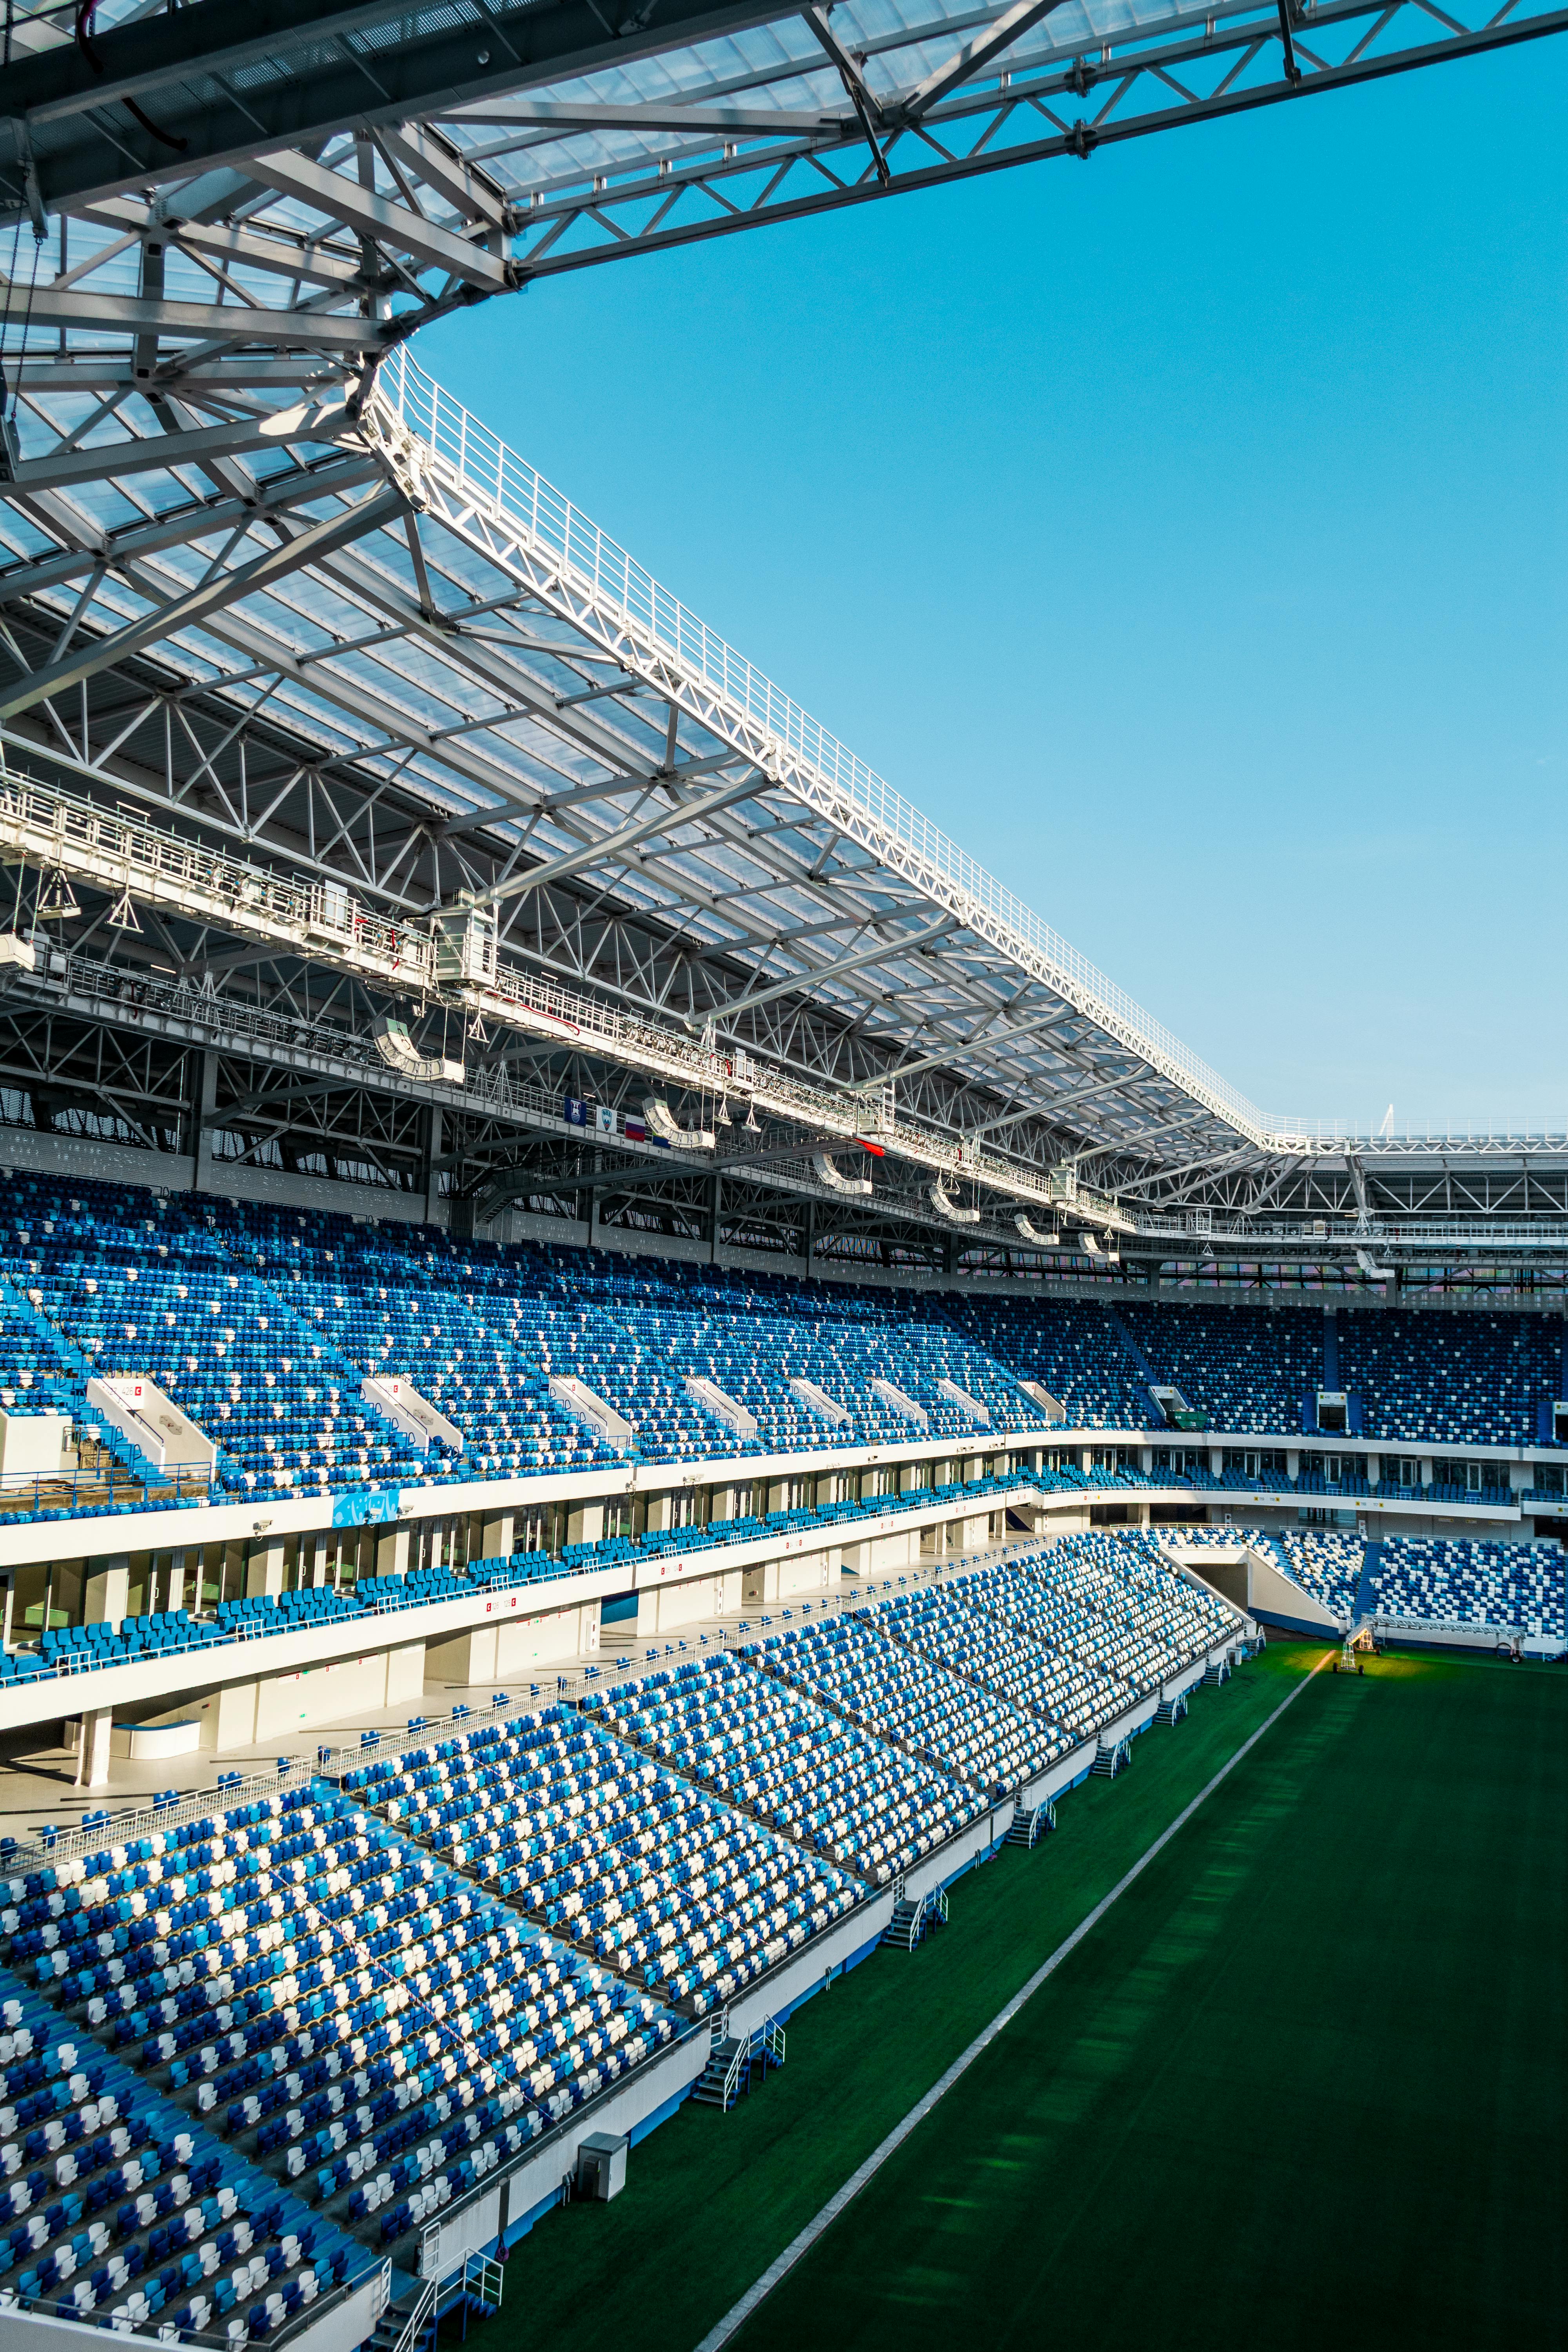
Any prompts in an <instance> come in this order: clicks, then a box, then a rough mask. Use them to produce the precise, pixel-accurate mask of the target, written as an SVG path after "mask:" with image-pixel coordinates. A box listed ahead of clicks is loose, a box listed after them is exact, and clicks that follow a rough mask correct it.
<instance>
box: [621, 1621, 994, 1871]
mask: <svg viewBox="0 0 1568 2352" xmlns="http://www.w3.org/2000/svg"><path fill="white" fill-rule="evenodd" d="M583 1707H584V1713H586V1714H588V1715H590V1716H592V1717H594V1718H595V1719H596V1720H599V1721H602V1722H604V1723H605V1725H606V1726H607V1727H608V1728H609V1729H611V1730H612V1731H613V1732H615V1733H616V1736H617V1737H618V1738H622V1739H625V1740H626V1741H628V1742H630V1743H631V1744H632V1745H633V1746H635V1747H637V1748H641V1749H642V1750H643V1751H644V1752H645V1753H647V1754H648V1755H651V1756H653V1757H656V1758H658V1760H659V1761H660V1762H662V1763H665V1764H668V1765H669V1766H671V1767H672V1768H673V1769H675V1770H676V1771H677V1772H679V1774H681V1776H682V1777H683V1778H687V1779H690V1780H696V1781H699V1782H700V1783H702V1784H704V1785H705V1786H708V1787H710V1788H712V1789H713V1790H716V1791H717V1792H718V1793H719V1794H720V1795H721V1796H724V1797H727V1798H728V1799H730V1800H731V1802H733V1803H735V1804H738V1805H741V1806H743V1807H744V1808H745V1810H746V1811H749V1812H752V1813H755V1814H756V1815H757V1816H758V1818H759V1819H760V1820H762V1821H763V1822H767V1823H769V1824H770V1825H771V1826H772V1827H773V1828H776V1829H778V1830H781V1831H782V1832H784V1835H785V1836H786V1837H788V1838H790V1839H792V1840H793V1841H794V1842H795V1843H796V1844H798V1845H801V1846H804V1847H805V1849H806V1851H807V1852H808V1853H817V1854H822V1855H824V1856H825V1857H826V1859H827V1860H828V1861H830V1862H834V1863H837V1864H839V1865H840V1866H841V1867H842V1868H844V1869H847V1870H849V1871H851V1872H853V1873H854V1874H856V1875H857V1876H858V1877H859V1878H862V1879H865V1880H866V1881H867V1882H868V1883H869V1884H871V1885H883V1884H885V1882H886V1881H887V1880H888V1879H889V1878H891V1877H893V1876H894V1875H896V1874H898V1873H899V1872H900V1871H903V1870H907V1869H908V1868H909V1867H910V1864H913V1863H915V1862H918V1861H919V1860H920V1859H921V1856H922V1855H923V1854H926V1853H930V1852H931V1850H932V1849H933V1847H935V1846H937V1845H939V1844H941V1843H942V1841H943V1840H944V1839H946V1838H949V1837H951V1836H952V1834H953V1832H955V1831H956V1830H959V1829H961V1828H963V1826H964V1825H965V1823H966V1822H969V1821H971V1820H973V1818H974V1817H975V1815H976V1814H977V1813H978V1812H979V1811H981V1810H982V1801H981V1799H980V1798H979V1797H977V1796H976V1795H975V1793H974V1792H973V1790H971V1789H969V1788H967V1787H965V1786H964V1785H963V1783H962V1782H960V1781H958V1780H953V1779H952V1778H951V1777H950V1776H949V1775H947V1774H946V1773H943V1772H940V1771H938V1770H937V1769H935V1768H934V1767H932V1766H931V1765H928V1764H925V1763H923V1762H921V1761H920V1760H918V1759H916V1758H914V1757H912V1756H906V1755H904V1754H902V1753H901V1752H900V1751H899V1750H897V1749H895V1748H889V1747H888V1746H886V1745H885V1744H884V1743H883V1742H882V1741H880V1740H878V1739H874V1738H872V1737H871V1736H870V1735H869V1734H868V1733H866V1732H863V1731H861V1730H859V1729H858V1728H857V1727H854V1726H852V1725H850V1724H847V1723H846V1722H845V1721H843V1720H842V1719H840V1718H837V1717H833V1716H831V1715H829V1714H828V1713H827V1712H826V1710H825V1709H824V1708H822V1707H820V1706H816V1705H815V1704H813V1703H812V1702H811V1701H810V1700H808V1699H806V1698H805V1697H804V1696H801V1695H800V1694H798V1693H797V1692H795V1691H793V1690H791V1689H790V1688H788V1687H787V1686H786V1685H783V1684H781V1683H779V1682H777V1681H776V1680H774V1679H773V1677H772V1676H770V1675H765V1674H763V1672H762V1671H761V1670H760V1668H759V1667H758V1666H757V1665H756V1664H754V1663H752V1660H751V1659H749V1658H746V1657H743V1656H738V1655H736V1654H734V1653H732V1652H729V1653H726V1654H723V1655H721V1656H720V1657H716V1658H709V1659H705V1660H701V1661H698V1660H691V1661H689V1662H688V1663H687V1664H684V1665H681V1666H678V1667H677V1668H676V1670H675V1671H674V1673H673V1674H658V1675H650V1676H649V1677H648V1678H647V1680H646V1681H644V1682H642V1683H638V1684H635V1685H628V1686H625V1687H622V1688H620V1689H617V1690H613V1691H609V1692H605V1693H603V1694H595V1696H592V1697H589V1698H585V1699H584V1702H583Z"/></svg>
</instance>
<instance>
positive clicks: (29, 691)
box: [0, 490, 404, 719]
mask: <svg viewBox="0 0 1568 2352" xmlns="http://www.w3.org/2000/svg"><path fill="white" fill-rule="evenodd" d="M403 503H404V501H403V493H402V491H401V490H383V491H381V492H379V493H378V494H376V495H375V496H373V497H371V498H368V499H361V501H360V503H359V505H358V506H356V507H351V508H350V509H348V511H347V513H346V514H337V515H330V516H328V517H327V518H326V519H325V520H323V521H321V522H318V523H312V524H311V525H310V529H309V530H302V531H300V533H299V534H298V535H297V536H296V537H295V538H293V539H289V540H286V541H284V543H283V545H282V546H281V547H275V548H272V549H270V550H269V551H268V553H267V554H265V555H261V556H258V557H257V559H256V561H255V562H253V563H245V564H241V566H240V568H239V570H238V571H237V572H216V573H215V574H214V576H213V577H212V578H211V579H209V580H206V581H204V582H203V583H201V585H200V586H199V587H195V588H193V589H191V590H189V591H188V592H187V593H186V594H184V596H176V597H174V598H172V599H171V601H170V602H169V603H168V604H163V605H160V606H159V608H158V609H157V610H156V611H155V612H153V613H146V614H143V615H142V618H141V619H140V620H139V621H133V622H132V623H131V624H130V625H129V626H128V627H126V628H123V629H117V630H116V631H115V633H114V635H112V636H108V637H100V638H99V639H98V640H97V641H96V642H95V643H92V644H89V645H85V646H82V647H81V648H80V649H79V651H78V652H76V653H74V654H68V655H67V656H66V657H65V658H64V660H62V661H58V662H51V663H50V664H49V666H48V667H47V669H39V670H34V671H32V672H31V674H30V675H29V676H27V677H24V678H22V679H20V680H19V681H18V682H17V684H16V686H14V687H13V688H11V689H10V691H9V692H8V693H7V694H5V695H4V696H0V719H14V718H16V715H17V713H18V712H20V711H23V710H30V709H32V708H33V706H34V704H35V703H39V702H47V700H48V699H49V698H50V696H51V695H55V694H58V693H59V692H60V690H61V689H62V688H65V687H69V686H77V685H79V683H80V682H81V680H82V679H83V678H88V677H94V676H95V675H96V674H97V672H98V671H100V670H101V669H108V668H109V667H110V666H111V665H112V664H113V663H115V662H117V661H123V660H124V659H125V657H126V656H127V655H128V654H135V653H141V652H142V650H143V649H144V648H145V647H146V646H153V645H156V644H157V643H158V641H159V640H160V639H161V638H163V637H170V636H174V635H176V634H177V632H178V631H179V630H181V629H186V628H189V627H190V626H191V625H192V624H193V623H194V622H197V621H200V620H202V619H204V618H205V615H206V614H209V613H216V612H218V611H220V610H221V609H222V608H223V606H224V605H226V604H234V603H235V602H236V601H237V599H238V598H239V597H241V596H247V595H250V594H252V593H255V592H256V591H257V590H258V589H261V588H268V587H270V586H271V585H272V583H274V582H275V581H278V580H281V579H283V578H285V577H286V576H287V574H288V573H289V572H298V571H299V569H300V566H301V564H305V563H310V562H314V561H315V560H316V559H317V558H318V557H319V556H321V555H324V554H327V553H329V552H330V551H331V549H332V548H334V547H342V546H343V545H344V544H345V543H346V542H347V541H349V540H352V539H359V538H362V537H363V534H364V533H365V532H366V531H367V530H375V529H376V528H377V526H378V525H379V524H381V523H384V522H390V521H391V520H392V518H393V516H394V515H395V514H397V513H400V512H401V511H402V508H403Z"/></svg>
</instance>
